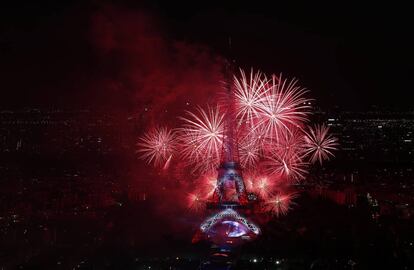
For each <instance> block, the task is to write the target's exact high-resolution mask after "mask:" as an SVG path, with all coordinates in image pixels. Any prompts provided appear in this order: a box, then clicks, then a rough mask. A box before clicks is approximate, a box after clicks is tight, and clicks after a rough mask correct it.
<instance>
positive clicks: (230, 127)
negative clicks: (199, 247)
mask: <svg viewBox="0 0 414 270" xmlns="http://www.w3.org/2000/svg"><path fill="white" fill-rule="evenodd" d="M225 75H226V78H225V79H226V93H225V105H226V112H225V113H226V114H225V122H224V123H225V126H224V139H223V150H222V155H221V162H220V165H219V167H218V169H217V188H216V191H215V195H214V196H213V201H212V202H210V203H209V204H208V208H209V209H215V214H214V215H212V216H211V217H209V218H207V219H206V220H205V221H204V222H203V223H202V224H201V225H200V230H201V232H202V233H204V235H205V236H206V238H207V239H209V240H211V241H212V242H214V243H216V244H239V243H240V239H241V240H243V239H246V240H250V239H253V238H255V237H256V236H257V235H258V234H260V229H259V228H258V227H257V226H256V225H255V224H253V223H252V222H250V221H249V220H248V219H247V218H245V217H244V216H243V215H242V214H240V213H239V212H241V211H244V210H245V209H247V208H250V206H252V203H253V202H252V201H250V200H249V196H248V195H247V191H246V188H245V184H244V180H243V176H242V168H241V166H240V163H239V153H238V141H237V137H238V136H237V134H236V132H237V126H236V123H237V121H236V114H235V101H234V92H233V89H232V87H233V83H232V76H233V69H232V63H230V62H227V65H226V72H225Z"/></svg>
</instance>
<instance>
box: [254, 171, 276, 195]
mask: <svg viewBox="0 0 414 270" xmlns="http://www.w3.org/2000/svg"><path fill="white" fill-rule="evenodd" d="M273 186H274V181H272V180H271V179H270V178H269V177H268V176H260V177H258V178H257V179H256V180H254V182H253V190H254V191H255V192H256V193H257V194H258V195H259V196H260V198H262V199H264V200H266V199H268V198H269V196H270V195H271V194H272V192H273Z"/></svg>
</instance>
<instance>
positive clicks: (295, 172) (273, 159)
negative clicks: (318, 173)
mask: <svg viewBox="0 0 414 270" xmlns="http://www.w3.org/2000/svg"><path fill="white" fill-rule="evenodd" d="M264 165H265V168H266V172H268V173H269V174H270V175H277V176H279V177H280V178H282V179H285V180H289V181H299V180H302V179H304V178H305V175H306V173H307V170H306V168H307V165H308V164H307V163H306V162H304V161H303V159H302V158H301V156H298V155H297V154H296V153H293V154H289V155H281V154H280V153H278V152H277V151H274V152H273V154H272V155H270V156H269V157H268V158H267V160H266V161H265V162H264Z"/></svg>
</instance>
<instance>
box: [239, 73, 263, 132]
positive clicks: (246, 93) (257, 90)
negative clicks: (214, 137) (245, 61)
mask: <svg viewBox="0 0 414 270" xmlns="http://www.w3.org/2000/svg"><path fill="white" fill-rule="evenodd" d="M240 76H241V77H240V78H237V77H236V76H234V86H235V90H234V96H235V105H236V112H237V113H236V118H237V119H239V125H241V124H246V123H247V124H248V125H253V122H254V120H255V119H256V118H258V117H259V114H260V108H261V106H262V102H263V99H264V97H265V95H266V92H267V91H268V89H267V88H266V82H267V79H266V77H265V76H264V74H262V73H261V72H260V71H258V72H256V73H254V72H253V70H251V72H250V78H249V79H247V77H246V74H245V73H244V71H243V70H242V69H240Z"/></svg>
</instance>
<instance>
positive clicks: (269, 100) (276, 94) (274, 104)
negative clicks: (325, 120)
mask: <svg viewBox="0 0 414 270" xmlns="http://www.w3.org/2000/svg"><path fill="white" fill-rule="evenodd" d="M305 93H306V90H305V89H304V88H301V87H300V86H298V85H297V80H295V79H293V80H291V81H289V82H288V80H287V79H282V76H279V78H277V77H276V76H273V79H272V83H271V86H270V90H269V91H268V92H267V94H266V95H265V98H264V99H263V102H262V103H261V114H260V119H259V122H258V125H257V127H256V129H259V130H261V131H262V133H263V134H265V136H266V137H267V138H270V139H272V140H274V139H276V140H278V139H279V134H280V133H281V132H282V131H288V132H289V131H290V129H289V125H293V126H297V125H298V124H300V123H302V122H303V121H305V120H306V115H307V112H306V110H307V109H308V108H309V106H308V105H307V103H308V99H306V98H304V97H303V95H304V94H305Z"/></svg>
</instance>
